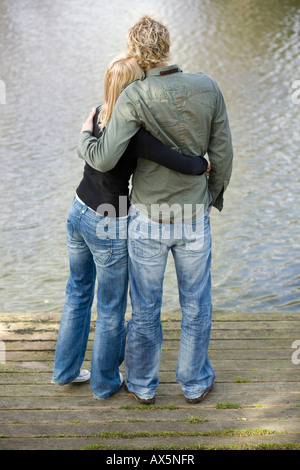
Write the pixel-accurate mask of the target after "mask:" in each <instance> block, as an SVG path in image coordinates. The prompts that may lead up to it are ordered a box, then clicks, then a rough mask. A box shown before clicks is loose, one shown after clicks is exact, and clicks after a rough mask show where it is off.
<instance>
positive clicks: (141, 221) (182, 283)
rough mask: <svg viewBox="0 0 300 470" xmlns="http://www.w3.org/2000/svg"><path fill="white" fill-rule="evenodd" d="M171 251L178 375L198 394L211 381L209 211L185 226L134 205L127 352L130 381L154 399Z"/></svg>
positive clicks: (189, 392)
mask: <svg viewBox="0 0 300 470" xmlns="http://www.w3.org/2000/svg"><path fill="white" fill-rule="evenodd" d="M169 250H171V252H172V254H173V257H174V262H175V267H176V273H177V281H178V290H179V301H180V306H181V311H182V323H181V339H180V347H179V355H178V362H177V368H176V378H177V381H178V383H179V384H180V385H181V388H182V390H183V392H184V395H185V396H186V397H187V398H197V397H199V396H200V395H201V394H202V393H203V391H204V390H205V389H206V388H207V387H209V386H210V385H212V383H213V381H214V378H215V374H214V371H213V369H212V366H211V364H210V362H209V359H208V353H207V351H208V346H209V339H210V330H211V315H212V302H211V276H210V267H211V234H210V218H209V213H208V212H207V213H206V214H205V215H204V216H202V218H201V220H197V221H194V222H188V223H182V224H177V223H176V224H173V225H172V224H165V223H156V222H153V221H150V220H149V219H148V218H146V217H145V216H144V215H143V214H141V213H140V212H139V211H138V210H137V209H136V208H134V207H132V208H131V209H130V219H129V227H128V251H129V281H130V295H131V302H132V317H131V319H130V321H129V323H128V329H127V342H126V351H125V371H126V385H127V387H128V389H129V390H130V391H132V392H133V393H135V394H136V395H138V396H139V397H140V398H152V397H153V396H154V395H155V391H156V388H157V386H158V383H159V362H160V357H161V348H162V341H163V336H162V327H161V319H160V314H161V305H162V291H163V278H164V272H165V267H166V263H167V257H168V253H169Z"/></svg>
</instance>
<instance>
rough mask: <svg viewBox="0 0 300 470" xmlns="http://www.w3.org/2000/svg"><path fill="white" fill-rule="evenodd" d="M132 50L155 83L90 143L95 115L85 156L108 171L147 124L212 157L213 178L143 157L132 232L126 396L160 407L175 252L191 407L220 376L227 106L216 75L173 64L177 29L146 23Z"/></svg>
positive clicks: (131, 95) (179, 372)
mask: <svg viewBox="0 0 300 470" xmlns="http://www.w3.org/2000/svg"><path fill="white" fill-rule="evenodd" d="M127 47H128V50H129V52H130V53H131V54H132V55H133V56H134V57H135V58H136V59H137V61H138V63H139V64H140V66H141V67H142V68H143V69H144V70H145V75H146V78H145V79H144V80H142V81H141V80H138V81H135V82H133V83H131V84H130V85H128V86H127V87H126V88H125V89H124V90H123V92H122V93H121V96H120V97H119V99H118V101H117V103H116V106H115V109H114V112H113V114H112V117H111V120H110V122H109V124H108V125H107V127H106V129H105V132H104V135H103V137H102V138H101V139H99V140H98V141H97V140H96V139H94V138H93V137H92V136H91V132H90V131H91V119H92V117H93V113H91V115H90V117H89V118H88V120H87V122H86V123H85V125H84V126H83V128H82V133H81V136H80V139H79V144H78V152H79V155H81V156H82V157H83V158H84V159H85V160H86V161H87V162H88V163H89V164H90V165H91V166H93V167H95V168H96V169H98V170H100V171H104V172H105V171H108V170H110V169H111V168H113V167H114V166H115V164H116V163H117V161H118V159H119V158H120V157H121V155H122V154H123V152H124V150H125V148H126V147H127V145H128V143H129V140H130V138H131V137H132V136H133V135H134V134H135V133H136V132H137V130H138V129H139V127H141V126H143V127H145V128H146V129H147V130H148V131H150V132H151V133H152V134H153V135H155V137H157V138H158V139H160V140H161V141H163V142H164V143H165V144H167V145H169V146H170V147H172V148H174V149H176V150H180V151H181V152H182V153H185V154H187V155H205V154H206V153H207V154H208V156H209V160H210V165H211V173H210V177H209V179H207V176H206V175H201V176H186V175H182V174H179V173H177V172H174V171H172V170H169V169H167V168H164V167H162V166H160V165H157V164H155V163H152V162H149V161H146V160H143V159H139V161H138V165H137V169H136V171H135V174H134V177H133V182H132V184H133V189H132V192H131V201H132V204H133V205H132V207H131V210H130V215H131V217H130V223H129V229H128V250H129V276H130V293H131V302H132V317H131V319H130V321H129V324H128V335H127V345H126V353H125V370H126V387H127V390H129V391H130V392H131V393H132V394H133V395H134V396H135V397H136V398H137V399H138V401H139V402H140V403H146V404H151V403H154V400H155V391H156V388H157V386H158V383H159V378H158V374H159V361H160V356H161V346H162V329H161V322H160V311H161V303H162V288H163V277H164V271H165V267H166V262H167V256H168V252H169V251H170V250H171V251H172V254H173V256H174V261H175V267H176V273H177V280H178V289H179V300H180V305H181V310H182V326H181V340H180V347H179V356H178V363H177V368H176V377H177V381H178V382H179V384H180V385H181V387H182V390H183V392H184V395H185V398H186V401H187V402H189V403H198V402H200V401H201V400H202V399H203V398H204V397H205V396H206V395H207V393H208V392H209V391H210V390H211V388H212V385H213V382H214V378H215V374H214V371H213V369H212V367H211V364H210V362H209V359H208V354H207V350H208V345H209V338H210V329H211V314H212V303H211V278H210V265H211V235H210V222H209V212H210V208H211V206H215V207H216V208H217V209H218V210H220V211H221V210H222V207H223V193H224V191H225V189H226V187H227V186H228V183H229V180H230V176H231V170H232V158H233V152H232V142H231V134H230V127H229V122H228V117H227V112H226V106H225V103H224V99H223V96H222V93H221V91H220V90H219V87H218V86H217V84H216V83H215V82H214V81H213V80H212V79H211V78H209V77H208V76H206V75H204V74H202V73H198V74H189V73H183V72H182V70H181V69H180V68H179V67H178V66H177V65H167V64H168V60H169V51H170V39H169V32H168V30H167V28H166V27H165V26H164V25H163V24H161V23H160V22H158V21H156V20H154V19H152V18H150V17H148V16H144V17H142V18H141V19H140V20H139V21H138V22H137V23H136V24H135V25H134V26H133V27H132V28H131V29H130V30H129V32H128V35H127Z"/></svg>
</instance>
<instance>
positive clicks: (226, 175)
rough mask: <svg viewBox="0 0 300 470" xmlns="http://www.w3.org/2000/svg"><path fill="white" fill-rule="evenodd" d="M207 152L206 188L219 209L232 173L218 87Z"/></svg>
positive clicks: (227, 126) (227, 125)
mask: <svg viewBox="0 0 300 470" xmlns="http://www.w3.org/2000/svg"><path fill="white" fill-rule="evenodd" d="M216 86H217V85H216ZM207 153H208V157H209V161H210V166H211V171H210V176H209V180H208V188H209V191H210V193H211V195H212V199H213V200H212V205H213V206H214V207H216V208H217V209H218V210H219V211H221V210H222V209H223V199H224V191H225V190H226V188H227V186H228V184H229V181H230V178H231V173H232V161H233V148H232V139H231V131H230V126H229V120H228V115H227V110H226V105H225V101H224V97H223V95H222V93H221V91H220V89H219V88H218V87H217V99H216V107H215V112H214V116H213V120H212V124H211V132H210V139H209V145H208V150H207Z"/></svg>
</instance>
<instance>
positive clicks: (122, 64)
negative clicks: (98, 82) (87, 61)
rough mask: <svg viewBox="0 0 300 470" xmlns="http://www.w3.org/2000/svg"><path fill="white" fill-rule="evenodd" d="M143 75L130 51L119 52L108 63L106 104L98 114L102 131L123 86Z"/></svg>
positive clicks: (105, 82) (105, 88)
mask: <svg viewBox="0 0 300 470" xmlns="http://www.w3.org/2000/svg"><path fill="white" fill-rule="evenodd" d="M143 77H144V72H143V70H142V69H141V67H140V66H139V65H138V63H137V61H136V60H135V58H134V57H133V56H132V55H131V54H129V53H128V52H123V53H122V54H119V55H118V56H117V57H115V58H114V59H113V60H112V61H111V62H110V63H109V64H108V66H107V69H106V72H105V76H104V104H103V106H102V107H101V110H100V112H99V116H98V125H99V127H100V130H101V131H102V130H103V129H104V127H105V126H106V125H107V123H108V121H109V120H110V118H111V115H112V112H113V109H114V106H115V104H116V101H117V99H118V98H119V96H120V93H121V91H122V90H123V88H124V87H125V86H126V85H128V84H129V83H130V82H132V81H133V80H136V79H138V78H143Z"/></svg>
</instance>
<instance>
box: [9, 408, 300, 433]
mask: <svg viewBox="0 0 300 470" xmlns="http://www.w3.org/2000/svg"><path fill="white" fill-rule="evenodd" d="M299 419H300V407H296V406H290V407H288V406H286V407H283V406H282V407H279V406H275V407H270V406H269V407H266V406H264V407H240V408H237V409H232V408H224V409H217V408H214V407H207V406H205V402H203V403H202V404H201V406H200V405H199V406H193V407H189V406H185V404H184V403H182V406H181V407H180V406H178V408H174V409H169V408H168V407H166V408H159V407H157V408H155V407H151V409H149V410H145V409H143V408H142V407H138V406H137V407H132V408H130V407H127V408H126V409H122V408H120V407H119V408H109V407H97V408H95V407H91V408H78V409H66V410H64V409H41V410H34V409H5V410H1V413H0V423H6V424H13V423H16V424H21V423H27V424H36V423H45V424H55V423H56V424H59V425H60V424H64V423H70V424H79V423H81V424H90V423H112V422H115V423H120V422H124V423H128V422H143V423H149V422H150V423H151V422H152V421H157V422H171V423H176V422H187V423H189V425H190V429H193V425H194V424H197V423H198V422H199V421H197V420H202V421H200V424H201V423H203V422H206V423H209V424H210V425H211V428H215V426H216V423H219V422H224V424H226V423H228V422H231V423H235V422H237V421H238V422H239V421H241V422H242V423H244V426H248V424H251V425H252V424H253V422H254V421H255V422H269V421H274V420H280V421H282V422H283V423H284V422H285V421H286V420H289V421H293V420H295V422H298V421H299ZM248 422H249V423H248ZM258 427H259V428H261V427H262V426H261V425H260V426H258ZM299 429H300V428H299ZM299 429H298V430H299Z"/></svg>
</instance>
